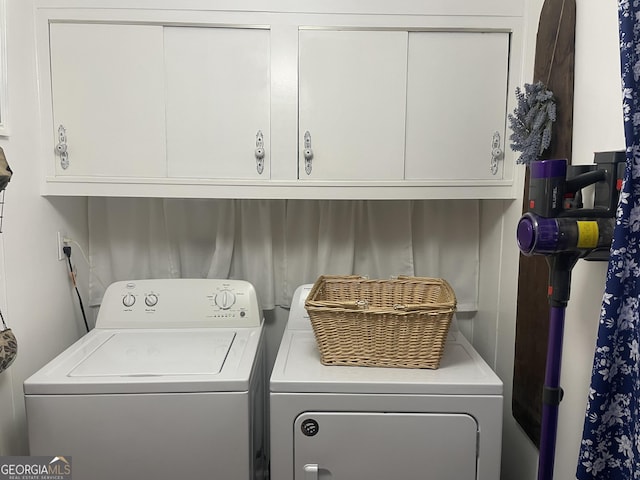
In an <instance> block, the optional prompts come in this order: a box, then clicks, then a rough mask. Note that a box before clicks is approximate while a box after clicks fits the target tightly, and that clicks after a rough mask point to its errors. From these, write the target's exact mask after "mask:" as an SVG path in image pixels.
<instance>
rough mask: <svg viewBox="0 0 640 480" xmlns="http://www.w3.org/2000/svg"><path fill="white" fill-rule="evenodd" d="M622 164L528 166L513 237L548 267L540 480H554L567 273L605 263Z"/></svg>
mask: <svg viewBox="0 0 640 480" xmlns="http://www.w3.org/2000/svg"><path fill="white" fill-rule="evenodd" d="M625 161H626V159H625V154H624V152H598V153H596V154H595V165H580V166H573V167H571V166H570V167H568V166H567V161H566V160H564V159H563V160H539V161H534V162H531V164H530V183H529V211H528V212H527V213H525V214H524V215H523V216H522V218H521V219H520V221H519V222H518V226H517V232H516V237H517V242H518V247H519V248H520V251H521V252H522V253H523V254H524V255H544V256H545V257H546V259H547V263H548V265H549V288H548V295H549V306H550V313H549V337H548V342H547V364H546V371H545V379H544V386H543V392H542V424H541V433H540V456H539V459H538V480H552V479H553V464H554V459H555V450H556V436H557V428H558V407H559V405H560V401H561V400H562V395H563V392H562V389H561V388H560V369H561V363H562V339H563V334H564V318H565V311H566V307H567V303H568V302H569V293H570V289H571V271H572V269H573V267H574V266H575V264H576V263H577V261H578V260H579V259H581V258H584V259H585V260H601V261H606V260H608V259H609V249H610V247H611V240H612V238H613V229H614V226H615V212H616V208H617V205H618V197H619V192H620V187H621V184H622V176H623V174H624V166H625ZM567 173H569V174H570V176H571V178H567ZM590 185H593V186H594V190H595V192H594V201H593V208H584V206H583V202H582V197H583V195H582V189H584V188H586V187H588V186H590Z"/></svg>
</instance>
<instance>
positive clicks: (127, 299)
mask: <svg viewBox="0 0 640 480" xmlns="http://www.w3.org/2000/svg"><path fill="white" fill-rule="evenodd" d="M134 303H136V297H134V296H133V295H131V294H130V293H127V294H126V295H125V296H124V297H122V304H123V305H124V306H125V307H132V306H133V304H134Z"/></svg>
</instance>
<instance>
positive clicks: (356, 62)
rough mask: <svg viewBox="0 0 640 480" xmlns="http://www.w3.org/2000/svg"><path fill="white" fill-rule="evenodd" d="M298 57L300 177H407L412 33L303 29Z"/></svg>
mask: <svg viewBox="0 0 640 480" xmlns="http://www.w3.org/2000/svg"><path fill="white" fill-rule="evenodd" d="M299 56H300V58H299V110H300V113H299V132H298V134H299V162H298V177H299V178H300V179H310V180H399V179H402V178H403V173H404V172H403V162H404V125H405V100H406V72H407V64H406V62H407V32H397V31H330V30H301V31H300V32H299ZM306 132H309V134H310V141H311V150H312V151H313V159H312V165H311V171H310V173H307V171H306V170H305V158H304V151H305V143H304V136H305V133H306Z"/></svg>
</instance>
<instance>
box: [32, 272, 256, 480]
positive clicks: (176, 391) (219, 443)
mask: <svg viewBox="0 0 640 480" xmlns="http://www.w3.org/2000/svg"><path fill="white" fill-rule="evenodd" d="M263 356H264V354H263V344H262V316H261V313H260V310H259V307H258V302H257V299H256V293H255V290H254V288H253V286H252V285H251V284H249V283H247V282H244V281H238V280H213V279H197V280H196V279H163V280H137V281H127V282H116V283H114V284H112V285H111V286H109V288H108V289H107V291H106V293H105V295H104V299H103V302H102V305H101V307H100V311H99V313H98V317H97V321H96V327H95V329H94V330H92V331H91V332H90V333H88V334H87V335H85V336H84V337H83V338H81V339H80V340H78V341H77V342H76V343H75V344H73V345H72V346H70V347H69V348H68V349H67V350H65V351H64V352H63V353H61V354H60V355H59V356H58V357H56V358H55V359H53V360H52V361H51V362H50V363H48V364H47V365H46V366H44V367H43V368H42V369H41V370H40V371H38V372H37V373H35V374H34V375H33V376H31V377H30V378H28V379H27V380H26V381H25V382H24V393H25V402H26V410H27V424H28V433H29V447H30V453H31V455H57V456H60V455H65V456H71V458H72V468H73V470H72V473H73V478H74V479H76V480H112V479H114V478H118V479H121V480H140V479H154V480H169V479H171V480H175V479H176V478H193V479H206V478H211V479H213V478H215V479H225V480H248V479H258V478H260V479H261V478H263V475H264V468H265V463H266V462H265V459H266V458H267V454H268V452H267V448H266V442H265V429H264V424H265V409H264V404H265V402H264V400H265V398H264V397H265V389H264V384H265V380H264V377H265V373H264V361H263Z"/></svg>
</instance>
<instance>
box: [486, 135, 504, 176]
mask: <svg viewBox="0 0 640 480" xmlns="http://www.w3.org/2000/svg"><path fill="white" fill-rule="evenodd" d="M502 154H503V151H502V147H501V145H500V132H494V133H493V139H492V140H491V163H490V166H489V169H490V170H491V175H495V174H497V173H498V160H500V159H501V158H502Z"/></svg>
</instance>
